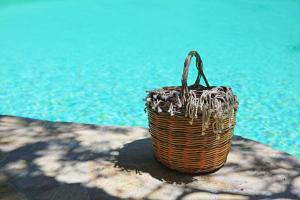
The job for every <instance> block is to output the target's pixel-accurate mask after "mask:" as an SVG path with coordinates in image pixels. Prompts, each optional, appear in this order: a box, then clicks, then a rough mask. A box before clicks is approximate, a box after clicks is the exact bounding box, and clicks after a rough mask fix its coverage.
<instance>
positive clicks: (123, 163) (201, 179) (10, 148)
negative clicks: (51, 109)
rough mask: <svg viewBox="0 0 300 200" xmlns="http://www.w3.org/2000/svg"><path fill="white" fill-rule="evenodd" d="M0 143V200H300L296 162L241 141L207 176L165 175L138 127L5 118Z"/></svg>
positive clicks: (299, 172) (299, 162)
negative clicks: (224, 162)
mask: <svg viewBox="0 0 300 200" xmlns="http://www.w3.org/2000/svg"><path fill="white" fill-rule="evenodd" d="M0 139H1V140H0V151H1V155H0V171H1V172H0V191H1V194H2V195H0V196H2V198H3V197H4V198H3V199H5V198H7V199H50V200H52V199H69V198H72V199H275V198H280V199H299V198H300V159H298V158H296V157H293V156H291V155H289V154H287V153H285V152H282V151H279V150H275V149H272V148H271V147H270V146H267V145H264V144H261V143H259V142H256V141H253V140H249V139H246V138H243V137H241V136H234V138H233V141H232V149H231V151H230V153H229V156H228V159H227V162H226V164H225V166H224V167H222V168H221V169H220V170H218V171H217V172H215V173H213V174H208V175H199V174H196V175H189V174H183V173H178V172H176V171H173V170H170V169H168V168H166V167H164V166H163V165H162V164H160V163H159V162H158V161H156V159H155V157H154V155H153V150H152V147H151V141H150V139H149V134H148V129H146V128H142V127H116V126H97V125H91V124H79V123H72V122H51V121H43V120H35V119H29V118H22V117H15V116H4V115H2V116H0ZM2 198H1V197H0V200H1V199H2Z"/></svg>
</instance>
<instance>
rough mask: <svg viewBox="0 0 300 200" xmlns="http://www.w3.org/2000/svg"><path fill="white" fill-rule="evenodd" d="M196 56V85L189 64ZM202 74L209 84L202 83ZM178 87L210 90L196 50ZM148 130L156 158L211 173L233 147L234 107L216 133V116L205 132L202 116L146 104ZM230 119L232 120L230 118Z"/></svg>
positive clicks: (180, 168) (184, 169)
mask: <svg viewBox="0 0 300 200" xmlns="http://www.w3.org/2000/svg"><path fill="white" fill-rule="evenodd" d="M193 56H195V57H196V65H197V69H198V76H197V80H196V82H195V84H194V85H192V86H190V87H188V86H187V77H188V68H189V64H190V61H191V59H192V57H193ZM201 76H203V78H204V80H205V83H206V87H204V86H202V85H200V84H199V83H200V77H201ZM173 88H177V89H178V90H179V91H183V90H187V91H188V90H189V89H191V88H198V89H199V90H208V89H210V88H212V87H210V86H209V84H208V82H207V80H206V78H205V75H204V74H203V70H202V61H201V58H200V56H199V54H198V53H197V52H195V51H192V52H190V53H189V55H188V57H187V59H186V60H185V65H184V72H183V77H182V86H181V87H173ZM147 110H148V119H149V131H150V134H151V138H152V144H153V148H154V153H155V156H156V158H157V159H158V160H159V161H160V162H161V163H163V164H164V165H165V166H167V167H169V168H171V169H174V170H177V171H181V172H186V173H208V172H213V171H216V170H217V169H219V168H221V167H222V166H223V165H224V164H225V162H226V159H227V155H228V153H229V150H230V147H231V138H232V136H233V127H234V125H235V111H234V114H233V115H231V119H229V118H226V117H224V120H223V121H222V123H223V127H226V128H224V129H222V132H221V133H220V134H218V136H216V134H215V133H214V132H213V124H214V120H215V119H214V118H213V117H210V118H209V126H208V128H206V129H205V134H203V132H202V118H201V117H200V118H196V119H193V121H192V122H191V119H190V118H188V117H185V116H180V115H175V116H170V115H168V114H167V113H161V112H157V111H155V110H153V109H152V108H151V107H150V106H148V107H147ZM229 121H230V122H229Z"/></svg>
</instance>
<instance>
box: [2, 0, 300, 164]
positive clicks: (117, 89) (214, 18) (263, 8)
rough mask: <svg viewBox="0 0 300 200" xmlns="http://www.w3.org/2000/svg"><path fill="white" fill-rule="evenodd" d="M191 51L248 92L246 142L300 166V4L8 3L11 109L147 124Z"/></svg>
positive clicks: (5, 42) (5, 104)
mask: <svg viewBox="0 0 300 200" xmlns="http://www.w3.org/2000/svg"><path fill="white" fill-rule="evenodd" d="M192 49H195V50H198V51H199V52H200V54H201V55H202V58H203V60H204V70H205V73H206V76H207V78H208V80H209V82H210V83H211V84H212V85H220V84H223V85H230V86H232V87H233V89H234V91H235V92H236V94H237V95H238V97H239V101H240V109H239V112H238V124H237V127H236V130H235V134H238V135H242V136H245V137H247V138H251V139H255V140H258V141H260V142H263V143H265V144H269V145H271V146H273V147H274V148H276V149H281V150H284V151H286V152H289V153H291V154H293V155H295V156H297V157H299V158H300V140H299V136H300V90H299V86H300V1H297V0H286V1H281V0H272V1H271V0H270V1H260V0H253V1H246V0H228V1H223V0H219V1H199V0H185V1H174V0H172V1H171V0H164V1H162V0H153V1H150V0H145V1H138V0H113V1H111V0H102V1H100V0H99V1H96V0H76V1H71V0H53V1H52V0H51V1H50V0H27V1H25V0H23V1H22V0H2V1H1V0H0V69H1V70H0V80H1V82H0V102H1V104H0V113H1V114H7V115H16V116H24V117H31V118H38V119H46V120H52V121H73V122H84V123H94V124H101V125H102V124H103V125H125V126H144V127H146V126H147V115H146V114H145V113H144V111H143V109H144V102H143V101H142V99H143V98H144V96H145V90H148V89H152V88H157V87H160V86H165V85H178V84H180V79H181V72H182V67H183V61H184V59H185V56H186V54H187V53H188V51H189V50H192ZM191 73H194V74H195V70H194V69H193V70H192V72H191ZM194 77H195V76H192V75H191V80H190V82H192V81H194V80H193V78H194Z"/></svg>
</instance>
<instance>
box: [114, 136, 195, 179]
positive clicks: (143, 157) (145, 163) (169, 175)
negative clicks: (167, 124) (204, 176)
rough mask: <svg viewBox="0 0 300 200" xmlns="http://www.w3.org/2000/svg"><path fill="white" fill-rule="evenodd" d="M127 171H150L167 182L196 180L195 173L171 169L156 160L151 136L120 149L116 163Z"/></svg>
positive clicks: (149, 172)
mask: <svg viewBox="0 0 300 200" xmlns="http://www.w3.org/2000/svg"><path fill="white" fill-rule="evenodd" d="M115 167H118V168H120V169H122V170H125V171H132V170H134V171H135V172H136V173H137V174H141V173H142V172H143V173H148V174H150V175H151V176H152V177H153V178H155V179H157V180H160V181H164V182H167V183H176V184H186V183H191V182H193V181H195V180H196V179H195V175H192V174H185V173H180V172H177V171H175V170H171V169H169V168H167V167H165V166H164V165H162V164H161V163H160V162H159V161H157V160H156V158H155V156H154V153H153V149H152V144H151V140H150V139H149V138H144V139H139V140H135V141H133V142H130V143H127V144H125V145H124V146H123V148H121V149H120V150H119V155H118V156H117V160H116V163H115Z"/></svg>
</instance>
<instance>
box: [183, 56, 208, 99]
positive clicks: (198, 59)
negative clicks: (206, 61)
mask: <svg viewBox="0 0 300 200" xmlns="http://www.w3.org/2000/svg"><path fill="white" fill-rule="evenodd" d="M193 56H195V57H196V67H197V69H198V75H197V79H196V81H195V83H194V86H199V84H200V79H201V76H203V79H204V81H205V84H206V87H208V88H209V87H210V86H209V84H208V81H207V79H206V77H205V75H204V73H203V63H202V59H201V57H200V55H199V54H198V52H197V51H190V52H189V54H188V55H187V57H186V59H185V61H184V68H183V73H182V79H181V84H182V90H183V93H185V94H187V93H188V85H187V79H188V75H189V66H190V63H191V60H192V58H193Z"/></svg>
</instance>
